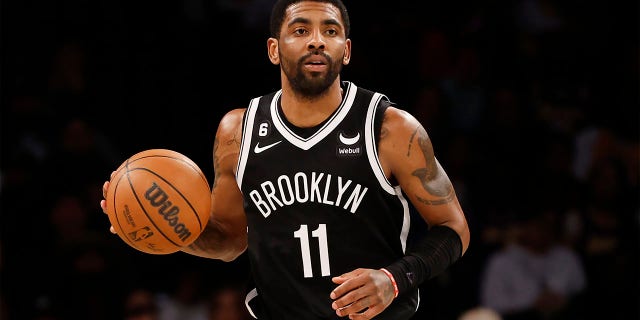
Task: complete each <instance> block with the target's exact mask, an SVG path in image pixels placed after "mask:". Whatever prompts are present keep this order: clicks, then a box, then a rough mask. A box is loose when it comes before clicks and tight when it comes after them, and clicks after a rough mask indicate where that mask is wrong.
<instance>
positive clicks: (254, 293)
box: [244, 288, 258, 319]
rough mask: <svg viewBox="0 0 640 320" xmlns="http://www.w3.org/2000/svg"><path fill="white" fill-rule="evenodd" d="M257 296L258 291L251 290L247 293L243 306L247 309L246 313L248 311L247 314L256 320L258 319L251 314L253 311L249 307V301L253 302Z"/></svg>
mask: <svg viewBox="0 0 640 320" xmlns="http://www.w3.org/2000/svg"><path fill="white" fill-rule="evenodd" d="M257 296H258V290H256V288H253V289H252V290H251V291H249V293H247V296H246V297H245V299H244V305H245V306H246V307H247V311H249V314H251V316H252V317H253V318H254V319H258V317H256V315H255V314H254V313H253V310H252V309H251V307H250V306H249V301H251V300H253V299H254V298H255V297H257Z"/></svg>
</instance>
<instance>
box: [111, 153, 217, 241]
mask: <svg viewBox="0 0 640 320" xmlns="http://www.w3.org/2000/svg"><path fill="white" fill-rule="evenodd" d="M106 200H107V215H108V216H109V221H110V222H111V225H112V226H113V228H114V229H115V230H116V233H117V234H118V236H120V238H121V239H122V240H124V242H126V243H127V244H128V245H130V246H131V247H133V248H135V249H138V250H140V251H142V252H145V253H150V254H169V253H174V252H176V251H178V250H180V248H181V247H184V246H187V245H189V244H191V243H192V242H193V241H195V240H196V238H198V236H199V235H200V233H202V230H204V227H205V226H206V225H207V221H208V219H209V214H210V209H211V189H210V187H209V183H208V182H207V179H206V177H205V175H204V174H203V173H202V171H201V170H200V168H199V167H198V166H197V165H196V163H195V162H193V161H192V160H191V159H189V158H188V157H186V156H185V155H183V154H181V153H178V152H176V151H172V150H167V149H150V150H145V151H142V152H139V153H136V154H135V155H133V156H131V157H130V158H129V159H127V160H126V161H125V162H124V163H122V165H120V167H119V168H118V169H117V170H116V173H115V174H114V176H113V178H112V179H111V182H110V183H109V188H108V190H107V196H106Z"/></svg>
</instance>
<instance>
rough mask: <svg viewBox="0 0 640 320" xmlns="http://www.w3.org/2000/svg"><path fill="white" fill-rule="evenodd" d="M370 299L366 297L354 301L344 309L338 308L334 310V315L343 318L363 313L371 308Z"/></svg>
mask: <svg viewBox="0 0 640 320" xmlns="http://www.w3.org/2000/svg"><path fill="white" fill-rule="evenodd" d="M371 305H372V303H371V299H370V297H369V296H366V297H364V298H362V299H360V300H357V301H355V302H354V303H351V304H349V305H347V306H345V307H342V308H338V309H337V310H336V314H337V315H338V316H341V317H344V316H347V315H350V314H357V313H362V312H364V311H365V310H366V309H367V308H369V306H371Z"/></svg>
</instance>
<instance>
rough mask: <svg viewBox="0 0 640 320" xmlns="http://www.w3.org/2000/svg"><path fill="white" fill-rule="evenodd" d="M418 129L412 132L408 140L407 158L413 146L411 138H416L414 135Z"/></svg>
mask: <svg viewBox="0 0 640 320" xmlns="http://www.w3.org/2000/svg"><path fill="white" fill-rule="evenodd" d="M418 129H420V126H418V127H417V128H416V130H415V131H413V133H412V134H411V138H409V148H407V157H409V156H410V155H411V146H412V145H413V138H414V137H415V136H416V133H418Z"/></svg>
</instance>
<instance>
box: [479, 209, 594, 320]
mask: <svg viewBox="0 0 640 320" xmlns="http://www.w3.org/2000/svg"><path fill="white" fill-rule="evenodd" d="M522 205H524V206H526V205H530V206H531V205H534V204H533V203H522ZM531 210H532V211H531V213H527V214H523V215H521V216H520V217H519V219H521V221H520V222H518V223H514V228H516V234H515V237H514V242H513V243H508V244H506V246H505V248H504V249H503V250H501V251H497V252H495V253H494V254H492V255H491V256H489V257H488V259H487V261H486V265H485V267H484V273H483V275H482V278H481V289H480V301H481V305H482V306H485V307H488V308H491V309H493V310H496V311H497V312H498V313H500V315H501V316H502V317H503V318H504V319H505V320H516V319H517V320H542V319H558V320H560V319H579V315H577V314H576V312H578V311H580V310H581V309H580V308H581V307H583V305H582V304H581V294H582V293H583V292H584V289H585V288H586V279H585V278H586V277H585V271H584V265H583V262H582V260H581V259H580V257H579V256H578V254H577V253H576V252H574V251H573V250H572V249H571V248H568V247H565V246H563V245H561V244H559V243H558V240H557V234H556V228H558V226H559V224H560V222H559V221H558V217H557V212H556V211H552V210H543V209H533V208H532V209H531Z"/></svg>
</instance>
